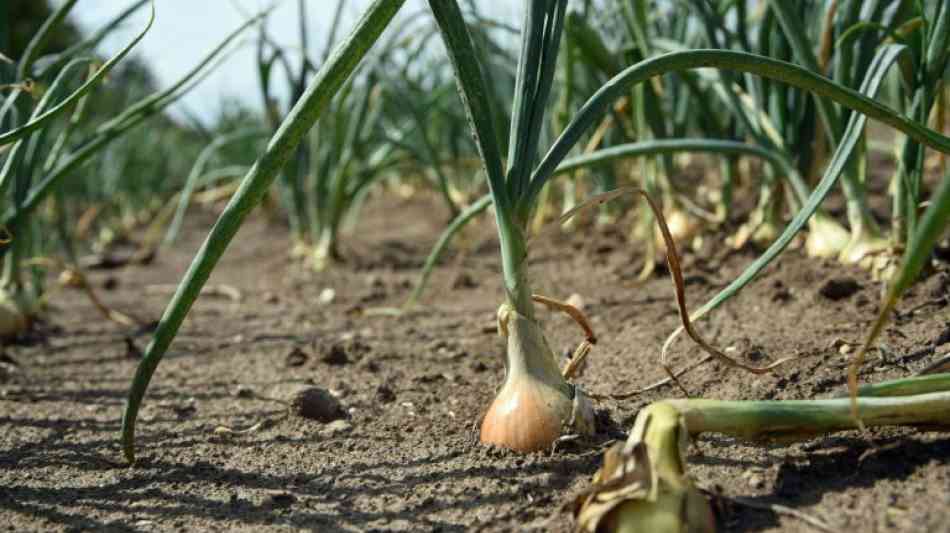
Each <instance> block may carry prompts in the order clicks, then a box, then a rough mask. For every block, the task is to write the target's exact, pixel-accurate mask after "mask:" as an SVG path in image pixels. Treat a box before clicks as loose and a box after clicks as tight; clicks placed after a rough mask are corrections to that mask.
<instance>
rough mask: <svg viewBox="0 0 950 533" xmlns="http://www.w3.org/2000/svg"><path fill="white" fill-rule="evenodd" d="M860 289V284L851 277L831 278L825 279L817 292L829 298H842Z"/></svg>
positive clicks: (836, 299)
mask: <svg viewBox="0 0 950 533" xmlns="http://www.w3.org/2000/svg"><path fill="white" fill-rule="evenodd" d="M860 290H861V285H860V284H858V282H857V281H855V280H854V279H852V278H832V279H829V280H828V281H826V282H825V283H824V284H823V285H822V286H821V288H820V289H818V294H821V295H822V296H824V297H825V298H828V299H829V300H833V301H838V300H844V299H845V298H849V297H851V296H852V295H854V294H855V293H856V292H858V291H860Z"/></svg>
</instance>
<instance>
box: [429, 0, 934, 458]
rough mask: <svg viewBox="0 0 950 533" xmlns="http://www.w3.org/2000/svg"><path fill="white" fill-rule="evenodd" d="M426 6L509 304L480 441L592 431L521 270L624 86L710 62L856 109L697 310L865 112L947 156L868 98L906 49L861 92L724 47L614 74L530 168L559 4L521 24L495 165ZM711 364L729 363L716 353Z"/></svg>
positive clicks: (836, 164)
mask: <svg viewBox="0 0 950 533" xmlns="http://www.w3.org/2000/svg"><path fill="white" fill-rule="evenodd" d="M430 8H431V9H432V11H433V14H434V15H435V18H436V21H437V23H438V24H439V27H440V29H441V31H442V35H443V39H444V41H445V43H446V47H447V49H448V52H449V56H450V58H451V59H452V63H453V66H454V68H455V71H456V76H457V79H458V83H459V88H460V94H461V96H462V101H463V104H464V106H465V108H466V112H467V114H468V117H469V121H470V122H471V124H472V127H473V132H474V136H475V139H476V142H477V144H478V148H479V153H480V155H481V157H482V161H483V164H484V166H485V172H486V175H487V177H488V185H489V189H490V194H491V204H492V205H493V206H494V208H495V221H496V224H497V228H498V234H499V238H500V246H501V258H502V270H503V275H504V288H505V300H506V301H505V303H504V304H502V306H501V308H500V310H499V314H498V315H499V329H500V331H502V332H503V334H504V335H505V336H506V337H507V340H508V356H507V366H506V369H507V372H506V379H505V384H504V385H503V386H502V389H501V391H500V393H499V395H498V397H497V398H496V400H495V402H494V403H493V404H492V406H491V407H490V408H489V411H488V413H487V414H486V416H485V419H484V420H483V423H482V440H483V442H486V443H490V444H497V445H502V446H506V447H509V448H513V449H519V450H535V449H541V448H544V447H545V446H548V445H550V444H551V442H552V440H553V439H556V438H557V436H558V433H559V430H560V428H562V426H564V425H565V424H568V423H569V422H570V423H573V424H576V426H575V428H574V429H576V430H579V431H583V430H584V429H588V428H586V427H585V426H584V421H585V420H584V418H583V417H584V410H583V406H579V405H578V402H577V399H578V398H580V397H581V396H580V394H579V393H578V391H577V389H576V388H575V387H573V386H572V385H570V384H569V383H567V382H566V381H565V379H564V378H563V377H562V375H561V374H560V373H559V372H558V371H557V366H556V362H555V359H554V356H553V354H552V353H551V351H550V348H549V347H548V346H547V343H546V341H545V340H544V334H543V331H542V330H541V328H540V326H539V325H538V322H537V320H536V319H535V313H534V307H533V302H534V299H535V298H534V297H533V296H532V293H531V289H530V287H531V280H530V276H529V275H528V271H527V255H528V251H529V249H528V242H529V241H528V235H527V223H528V220H529V218H530V216H531V214H532V212H533V210H534V208H535V207H536V201H537V198H538V195H539V193H540V191H541V189H542V188H543V186H544V185H545V184H546V183H547V181H548V180H549V179H550V178H551V177H552V176H553V175H554V173H555V172H556V170H557V168H558V166H559V164H560V163H561V162H562V160H563V158H564V157H565V156H566V155H567V154H568V153H569V152H570V150H571V148H572V147H573V146H574V145H575V144H576V143H577V142H578V141H579V139H580V138H581V136H582V135H583V133H584V132H585V131H586V130H587V129H588V128H589V127H591V126H592V125H594V124H596V123H598V122H599V121H600V120H601V119H602V117H603V116H604V114H605V113H607V112H608V111H609V109H610V108H611V105H612V104H613V103H614V102H615V101H616V100H617V99H618V98H620V97H622V96H624V95H625V94H627V93H628V91H629V89H630V87H632V86H634V85H636V84H638V83H642V82H645V81H648V80H650V79H651V78H653V77H655V76H659V75H663V74H666V73H668V72H679V71H686V70H692V69H696V68H702V67H714V68H717V69H719V70H724V71H734V72H740V73H748V74H755V75H758V76H762V77H766V78H769V79H773V80H776V81H780V82H782V83H786V84H790V85H793V86H796V87H798V88H801V89H805V90H807V91H809V92H811V93H814V94H816V95H817V96H819V97H821V98H825V99H828V100H830V101H834V102H837V103H839V104H841V105H843V106H845V107H848V108H852V109H854V110H857V111H859V112H860V113H861V114H855V115H853V116H852V117H851V120H850V121H849V123H848V125H847V126H846V127H844V128H843V131H844V133H843V134H842V135H841V137H840V142H839V143H838V144H837V147H836V151H835V155H834V156H833V157H832V160H831V163H830V164H829V167H828V169H827V170H826V171H825V177H824V178H823V179H822V181H821V182H820V183H819V186H818V187H817V188H816V189H815V190H814V191H812V192H811V194H810V195H808V197H807V198H805V201H804V202H803V204H804V205H803V208H802V209H800V210H799V212H798V214H797V215H796V217H795V219H794V220H793V221H792V223H791V224H790V226H789V227H788V228H787V229H786V230H785V232H783V234H782V235H780V236H779V238H778V239H777V240H776V242H775V243H773V245H772V246H771V247H770V249H769V250H768V251H767V252H766V254H764V255H763V256H762V257H761V258H760V259H759V260H758V261H756V262H755V263H754V264H753V265H752V266H750V267H749V268H748V269H747V271H746V272H745V273H744V274H743V276H741V277H740V278H739V279H737V280H736V281H735V282H733V284H731V285H730V287H729V288H727V290H726V291H724V292H723V293H721V294H720V295H718V296H717V297H716V299H715V300H714V301H713V302H711V303H709V304H707V305H706V306H704V307H703V308H702V309H701V310H702V311H703V312H705V311H708V309H711V308H712V307H715V306H716V305H718V304H719V303H721V301H724V300H725V299H726V298H728V297H729V296H731V295H733V294H735V293H736V292H737V291H738V289H739V288H741V287H742V286H744V285H745V284H746V283H748V281H750V280H751V278H752V277H754V275H755V274H756V273H757V272H758V271H759V270H760V269H761V268H762V267H763V266H764V264H767V263H768V262H769V261H771V260H772V259H774V257H775V256H776V255H777V254H778V253H779V252H781V250H782V249H784V247H785V246H786V245H787V244H788V242H789V240H790V239H791V237H792V236H793V235H794V234H795V232H797V231H798V230H799V229H801V227H802V225H804V224H805V223H806V222H807V220H808V219H809V217H810V216H811V215H812V214H813V213H814V211H815V210H816V209H817V207H818V205H819V204H820V202H821V200H822V199H823V198H824V196H825V195H826V194H827V193H828V190H829V189H830V187H831V186H832V185H833V184H834V183H835V181H836V180H837V179H838V177H839V176H840V175H841V172H842V170H843V168H844V167H845V166H846V164H847V162H848V160H849V158H850V156H851V154H852V151H853V149H854V147H855V145H856V144H857V142H858V139H859V137H860V134H861V130H862V128H863V124H864V121H865V118H864V117H865V115H867V116H871V117H873V118H876V119H878V120H880V121H882V122H884V123H886V124H889V125H892V126H894V127H896V128H897V129H899V130H901V131H903V132H905V133H906V134H908V135H909V136H911V137H913V138H914V139H916V140H919V141H920V142H923V143H926V144H928V145H929V146H933V147H935V148H938V149H940V150H941V151H947V150H948V149H950V139H948V138H946V137H944V136H942V135H940V134H938V133H936V132H934V131H932V130H930V129H928V128H926V127H925V126H924V125H923V124H920V123H918V122H915V121H913V120H910V119H908V118H905V117H903V116H901V115H899V114H897V113H895V112H894V111H893V110H891V109H890V108H888V107H886V106H884V105H882V104H880V103H879V102H877V101H875V100H872V99H871V98H869V97H868V96H866V95H872V96H873V95H874V94H875V92H876V89H877V87H878V86H879V85H880V80H881V79H882V78H883V76H884V74H885V73H886V72H887V68H888V67H889V66H890V65H892V64H893V63H894V61H895V60H896V59H897V57H898V56H899V55H900V53H901V52H902V51H903V50H902V48H901V47H899V46H893V47H885V48H884V49H882V50H880V51H878V53H876V54H875V57H874V60H873V62H872V65H871V67H870V68H869V70H868V74H867V75H866V77H865V80H864V86H863V87H862V92H857V91H854V90H853V89H849V88H848V87H846V86H843V85H841V84H838V83H835V82H834V81H831V80H828V79H826V78H824V77H822V76H820V75H818V74H815V73H814V72H813V71H811V70H809V69H807V68H802V67H798V66H796V65H793V64H791V63H787V62H784V61H780V60H776V59H771V58H768V57H764V56H759V55H754V54H749V53H744V52H736V51H731V50H689V51H683V52H675V53H670V54H665V55H661V56H657V57H653V58H648V59H646V60H644V61H641V62H639V63H637V64H635V65H633V66H630V67H627V68H626V69H624V70H622V71H621V72H619V73H618V74H617V75H615V76H614V77H613V78H611V80H609V81H608V82H607V83H606V84H605V85H604V86H603V87H601V88H600V89H599V90H598V91H597V92H596V93H595V94H594V95H593V96H591V97H590V99H589V100H588V101H587V103H586V104H585V105H584V106H583V107H582V108H581V109H580V111H579V112H578V113H577V114H576V115H575V116H574V117H573V119H572V120H571V122H570V123H569V124H568V125H567V127H566V128H565V130H564V131H563V132H562V133H561V135H560V136H559V137H558V139H557V140H556V141H555V142H554V144H553V146H551V148H550V149H549V150H548V151H547V153H546V155H545V156H544V157H543V158H541V160H540V162H538V163H537V164H536V163H535V162H536V161H537V151H538V141H539V132H540V130H541V127H540V123H541V121H542V120H543V118H544V110H545V108H546V107H547V105H546V104H547V102H546V100H547V98H548V96H549V93H550V90H551V84H552V79H553V72H554V63H555V58H556V55H557V51H558V49H559V46H560V36H561V32H562V29H563V22H564V11H565V3H564V2H560V3H550V2H529V3H528V5H527V7H526V10H525V13H526V14H525V19H524V25H523V27H522V49H521V56H520V60H519V69H518V78H517V80H516V90H515V95H514V101H513V112H512V121H511V128H510V132H509V147H508V160H507V165H503V164H502V158H501V155H500V154H501V149H500V147H499V145H498V143H497V142H496V139H497V137H496V134H495V125H494V123H493V120H492V116H493V114H492V113H491V109H490V107H491V103H490V101H489V100H488V99H487V98H486V94H487V91H486V84H485V82H484V79H483V77H482V73H481V71H480V69H479V66H478V54H477V53H476V51H475V47H474V46H473V44H472V40H471V37H470V35H469V33H468V29H467V26H466V24H465V21H464V19H463V17H462V13H461V11H460V10H459V8H458V5H457V4H456V3H455V2H441V1H438V2H437V1H434V0H432V1H430ZM839 127H840V126H839ZM462 216H470V213H463V214H462ZM694 316H695V315H694ZM719 357H720V358H723V359H727V360H728V358H726V357H725V356H724V355H722V354H719ZM733 364H735V362H733ZM746 368H748V367H746ZM749 369H750V370H759V371H762V370H763V369H752V368H749Z"/></svg>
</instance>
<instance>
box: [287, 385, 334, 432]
mask: <svg viewBox="0 0 950 533" xmlns="http://www.w3.org/2000/svg"><path fill="white" fill-rule="evenodd" d="M290 409H291V411H293V413H294V414H296V415H297V416H300V417H303V418H307V419H310V420H316V421H318V422H323V423H327V422H333V421H334V420H340V419H343V418H346V411H344V410H343V406H342V405H340V401H339V400H337V399H336V397H335V396H333V395H332V394H330V392H329V391H327V390H326V389H321V388H319V387H307V388H304V389H301V390H299V391H297V392H296V393H294V394H293V396H291V398H290Z"/></svg>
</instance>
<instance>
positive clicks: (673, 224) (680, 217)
mask: <svg viewBox="0 0 950 533" xmlns="http://www.w3.org/2000/svg"><path fill="white" fill-rule="evenodd" d="M663 217H664V218H665V219H666V226H667V227H668V228H669V230H670V235H672V236H673V242H676V243H685V245H686V246H688V245H689V243H690V242H692V240H693V237H695V236H697V235H699V232H700V231H701V230H702V225H701V224H700V223H699V220H698V219H697V218H696V217H694V216H692V215H690V214H689V213H687V212H686V211H685V210H683V209H680V208H673V209H667V210H666V213H664V215H663ZM651 225H652V222H651ZM653 240H654V243H655V245H656V249H657V252H658V259H660V260H662V259H661V258H660V257H659V256H665V255H666V251H665V250H666V241H665V240H664V239H663V233H662V232H661V231H660V229H659V227H657V228H656V229H654V231H653Z"/></svg>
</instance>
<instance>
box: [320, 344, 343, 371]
mask: <svg viewBox="0 0 950 533" xmlns="http://www.w3.org/2000/svg"><path fill="white" fill-rule="evenodd" d="M323 362H324V363H326V364H328V365H334V366H343V365H345V364H347V363H349V362H350V358H349V356H348V355H347V354H346V347H345V346H344V345H343V344H342V343H339V342H337V343H334V344H332V345H330V348H329V349H327V351H326V352H324V353H323Z"/></svg>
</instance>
